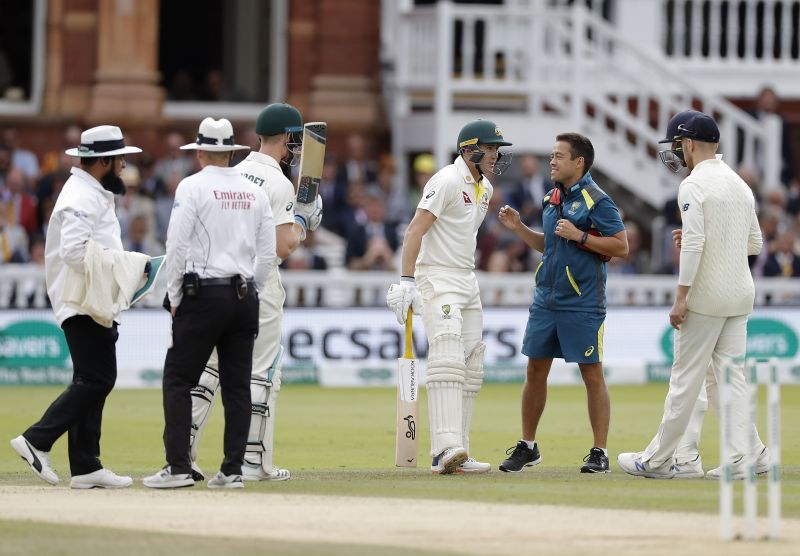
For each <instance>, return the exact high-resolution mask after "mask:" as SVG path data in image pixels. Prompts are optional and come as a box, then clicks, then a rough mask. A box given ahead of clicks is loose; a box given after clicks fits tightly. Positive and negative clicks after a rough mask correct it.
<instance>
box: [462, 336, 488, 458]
mask: <svg viewBox="0 0 800 556" xmlns="http://www.w3.org/2000/svg"><path fill="white" fill-rule="evenodd" d="M485 351H486V344H484V343H483V342H480V343H479V344H478V345H477V346H475V348H474V349H473V350H472V351H471V352H470V354H469V355H468V356H467V364H466V373H465V377H464V392H463V394H462V400H461V405H462V413H461V436H462V440H461V445H462V446H463V447H464V449H465V450H466V451H467V453H469V431H470V427H471V425H472V408H473V407H474V405H475V399H476V398H477V397H478V392H480V391H481V386H483V354H484V352H485Z"/></svg>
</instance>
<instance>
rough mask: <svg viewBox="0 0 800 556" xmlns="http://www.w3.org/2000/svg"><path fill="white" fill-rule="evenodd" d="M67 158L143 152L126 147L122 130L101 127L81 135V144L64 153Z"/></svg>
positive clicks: (106, 126) (108, 126) (136, 148)
mask: <svg viewBox="0 0 800 556" xmlns="http://www.w3.org/2000/svg"><path fill="white" fill-rule="evenodd" d="M64 152H65V153H67V156H77V157H80V158H98V157H101V156H116V155H120V154H134V153H140V152H142V149H140V148H139V147H126V146H125V140H124V139H123V138H122V130H120V128H118V127H117V126H115V125H99V126H97V127H93V128H91V129H87V130H86V131H84V132H83V133H81V144H80V145H79V146H78V148H76V149H68V150H66V151H64Z"/></svg>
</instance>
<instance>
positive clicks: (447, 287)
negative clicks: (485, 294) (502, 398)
mask: <svg viewBox="0 0 800 556" xmlns="http://www.w3.org/2000/svg"><path fill="white" fill-rule="evenodd" d="M416 282H417V288H418V290H419V292H420V294H421V295H422V299H423V303H424V305H423V311H422V321H423V323H424V325H425V335H426V336H427V338H428V345H429V353H428V369H427V375H428V376H427V381H426V389H427V391H428V416H429V422H430V429H431V456H434V457H435V456H436V455H438V454H440V453H441V452H442V451H443V450H445V449H447V448H452V447H457V446H458V447H460V446H464V445H465V444H466V445H468V440H466V441H465V439H464V438H463V432H464V431H465V430H468V429H469V423H464V422H463V417H464V410H465V408H464V403H465V402H464V400H463V397H464V376H465V373H466V372H467V371H466V368H465V361H466V356H467V355H468V354H469V353H470V352H472V350H473V349H475V348H476V347H477V346H478V344H479V343H480V342H481V337H482V335H483V306H482V305H481V298H480V292H479V290H478V280H477V278H476V277H475V273H474V272H472V271H471V270H457V269H449V268H447V269H446V268H434V267H428V266H420V267H418V268H417V273H416ZM434 354H435V355H434ZM432 356H433V357H432ZM469 398H470V399H469V401H468V402H467V403H472V402H473V401H474V399H475V395H472V396H470V397H469ZM470 414H471V408H470Z"/></svg>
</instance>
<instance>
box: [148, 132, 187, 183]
mask: <svg viewBox="0 0 800 556" xmlns="http://www.w3.org/2000/svg"><path fill="white" fill-rule="evenodd" d="M185 142H186V141H185V140H184V137H183V135H181V134H180V133H178V132H177V131H173V132H172V133H170V134H169V135H167V140H166V144H167V153H166V155H165V156H164V157H163V158H161V159H160V160H159V161H158V162H157V163H156V167H155V169H154V170H153V172H154V174H155V175H156V176H158V178H159V179H160V180H161V181H163V182H164V183H166V182H168V181H169V180H175V179H177V180H178V181H181V180H182V179H183V178H185V177H186V176H188V175H189V174H190V173H192V171H193V169H194V162H193V161H192V157H191V156H188V155H187V154H186V151H182V150H181V145H183V144H184V143H185Z"/></svg>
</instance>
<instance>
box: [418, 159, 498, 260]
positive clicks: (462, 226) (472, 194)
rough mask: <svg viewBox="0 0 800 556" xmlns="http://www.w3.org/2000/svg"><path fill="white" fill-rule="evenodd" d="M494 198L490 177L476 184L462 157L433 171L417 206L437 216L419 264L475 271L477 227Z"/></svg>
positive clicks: (423, 247) (424, 241)
mask: <svg viewBox="0 0 800 556" xmlns="http://www.w3.org/2000/svg"><path fill="white" fill-rule="evenodd" d="M491 197H492V184H491V183H489V180H488V179H487V178H486V177H485V176H484V177H483V179H482V180H481V181H480V183H479V184H478V183H475V179H474V178H473V177H472V173H471V172H470V171H469V168H468V167H467V163H466V162H464V159H463V158H462V157H460V156H459V157H458V158H457V159H456V161H455V162H454V163H453V164H450V165H449V166H445V167H444V168H442V169H441V170H439V171H438V172H437V173H436V174H434V175H433V177H432V178H431V179H430V180H429V181H428V183H427V184H425V189H424V190H423V191H422V199H420V202H419V204H418V205H417V208H421V209H425V210H427V211H429V212H430V213H432V214H433V215H434V216H436V221H435V222H434V223H433V226H431V228H430V229H429V230H428V232H427V233H426V234H425V235H424V236H422V247H421V249H420V252H419V256H418V257H417V267H425V266H430V267H445V268H451V269H464V270H473V269H474V268H475V247H476V245H477V241H476V237H477V234H478V228H480V226H481V223H482V222H483V219H484V217H485V216H486V211H487V210H488V209H489V199H491Z"/></svg>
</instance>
